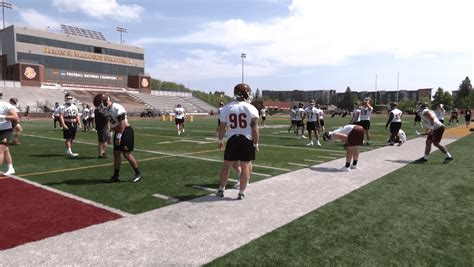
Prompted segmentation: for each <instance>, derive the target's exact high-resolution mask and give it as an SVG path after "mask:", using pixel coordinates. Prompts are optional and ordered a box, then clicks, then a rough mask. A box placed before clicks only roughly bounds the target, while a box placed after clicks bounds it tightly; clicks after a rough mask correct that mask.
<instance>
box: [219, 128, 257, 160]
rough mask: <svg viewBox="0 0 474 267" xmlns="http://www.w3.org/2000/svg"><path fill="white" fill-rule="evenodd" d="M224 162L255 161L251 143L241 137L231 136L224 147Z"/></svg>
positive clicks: (253, 148)
mask: <svg viewBox="0 0 474 267" xmlns="http://www.w3.org/2000/svg"><path fill="white" fill-rule="evenodd" d="M224 160H228V161H237V160H241V161H252V160H255V147H254V146H253V141H252V140H249V139H248V138H247V137H245V136H243V135H239V134H238V135H233V136H232V137H231V138H229V140H227V144H226V146H225V152H224Z"/></svg>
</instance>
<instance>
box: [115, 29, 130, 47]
mask: <svg viewBox="0 0 474 267" xmlns="http://www.w3.org/2000/svg"><path fill="white" fill-rule="evenodd" d="M117 31H118V32H120V44H123V41H122V33H127V32H128V31H127V29H125V28H122V27H118V26H117Z"/></svg>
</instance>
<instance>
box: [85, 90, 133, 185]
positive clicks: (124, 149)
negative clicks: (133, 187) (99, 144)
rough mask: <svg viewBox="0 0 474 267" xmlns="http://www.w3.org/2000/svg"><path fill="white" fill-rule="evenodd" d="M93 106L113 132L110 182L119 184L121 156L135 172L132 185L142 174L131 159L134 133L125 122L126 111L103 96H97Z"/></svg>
mask: <svg viewBox="0 0 474 267" xmlns="http://www.w3.org/2000/svg"><path fill="white" fill-rule="evenodd" d="M93 103H94V106H95V107H96V108H97V109H98V110H99V112H101V113H103V114H104V115H105V116H106V117H107V119H108V120H109V122H110V127H111V128H112V130H113V131H114V138H113V140H114V141H113V143H114V174H113V176H112V177H111V178H110V181H111V182H120V165H121V163H122V162H121V157H120V155H121V154H122V155H123V156H124V158H125V159H126V160H127V161H128V163H129V164H130V166H131V167H132V168H133V170H134V171H135V176H134V177H133V178H132V183H136V182H138V181H140V179H141V178H142V173H141V171H140V169H139V168H138V162H137V160H136V159H135V157H133V155H132V151H133V149H134V133H133V128H132V127H131V126H130V124H129V123H128V120H127V111H126V110H125V108H124V107H123V106H122V105H120V104H118V103H113V102H112V101H111V100H110V98H109V97H108V96H106V95H105V94H97V95H96V96H95V97H94V99H93Z"/></svg>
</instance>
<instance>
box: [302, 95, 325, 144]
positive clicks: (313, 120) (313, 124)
mask: <svg viewBox="0 0 474 267" xmlns="http://www.w3.org/2000/svg"><path fill="white" fill-rule="evenodd" d="M314 105H315V101H314V100H311V101H310V102H309V107H307V108H306V109H305V110H304V113H303V120H304V119H305V118H306V130H308V139H309V143H308V144H307V146H314V143H313V138H312V133H314V137H315V138H316V144H317V145H318V146H321V143H320V142H319V131H318V129H319V125H320V120H319V112H318V109H317V108H316V107H315V106H314Z"/></svg>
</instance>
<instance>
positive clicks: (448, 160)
mask: <svg viewBox="0 0 474 267" xmlns="http://www.w3.org/2000/svg"><path fill="white" fill-rule="evenodd" d="M452 160H453V158H452V157H446V158H445V159H444V161H443V163H449V162H450V161H452Z"/></svg>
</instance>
